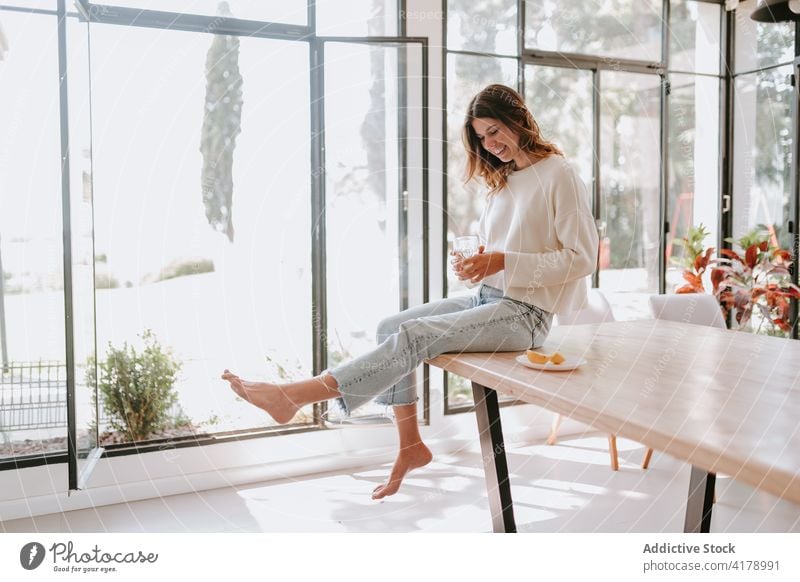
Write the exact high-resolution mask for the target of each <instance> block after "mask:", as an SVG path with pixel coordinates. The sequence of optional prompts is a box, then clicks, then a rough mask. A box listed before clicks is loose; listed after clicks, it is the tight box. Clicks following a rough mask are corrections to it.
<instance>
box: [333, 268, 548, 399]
mask: <svg viewBox="0 0 800 582" xmlns="http://www.w3.org/2000/svg"><path fill="white" fill-rule="evenodd" d="M552 320H553V316H552V314H550V313H548V312H546V311H544V310H542V309H539V308H538V307H536V306H534V305H530V304H528V303H523V302H522V301H517V300H515V299H511V298H509V297H504V296H503V292H502V291H501V290H499V289H495V288H494V287H489V286H488V285H483V284H481V285H480V287H479V289H478V291H477V293H475V294H474V295H466V296H462V297H450V298H447V299H440V300H438V301H432V302H430V303H425V304H423V305H419V306H416V307H412V308H410V309H406V310H405V311H402V312H400V313H398V314H397V315H392V316H390V317H387V318H386V319H384V320H383V321H381V322H380V323H379V324H378V330H377V337H376V339H377V342H378V344H379V345H378V347H377V348H375V349H374V350H372V351H370V352H367V353H366V354H363V355H361V356H359V357H357V358H355V359H353V360H351V361H349V362H347V363H344V364H340V365H339V366H337V367H335V368H333V369H329V370H328V371H327V372H328V374H330V375H331V376H333V377H334V378H335V379H336V382H337V383H338V385H339V388H338V390H339V393H340V394H341V397H340V398H338V399H337V400H338V401H339V404H340V406H341V407H342V409H343V410H344V412H345V413H346V414H347V415H349V414H350V413H351V412H352V411H354V410H355V409H356V408H358V407H359V406H361V405H363V404H366V403H367V402H369V401H370V400H372V399H373V398H376V397H377V398H376V401H377V402H378V403H379V404H384V405H403V404H412V403H414V402H416V401H417V400H418V397H417V387H416V382H415V374H414V371H415V370H416V368H417V366H419V365H420V364H421V363H422V361H423V360H428V359H431V358H435V357H436V356H438V355H440V354H444V353H449V352H515V351H521V350H525V349H528V348H533V347H539V346H541V345H542V344H543V343H544V340H545V339H546V338H547V334H548V333H549V332H550V326H551V324H552Z"/></svg>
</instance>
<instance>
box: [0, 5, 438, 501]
mask: <svg viewBox="0 0 800 582" xmlns="http://www.w3.org/2000/svg"><path fill="white" fill-rule="evenodd" d="M67 1H68V0H53V4H54V8H53V10H49V9H40V8H24V7H18V6H11V5H7V4H5V3H4V2H3V1H2V0H0V13H2V12H3V11H11V12H25V13H39V14H46V15H50V16H62V18H60V19H59V22H58V30H59V35H60V37H62V40H61V41H60V42H59V49H58V52H59V54H58V60H59V68H60V70H59V71H57V72H58V74H59V77H64V78H66V74H67V60H66V45H65V34H66V19H67V18H77V19H78V20H79V21H81V22H88V23H98V24H115V25H122V26H136V27H144V28H154V29H170V30H180V31H186V32H197V33H206V34H208V33H213V34H224V35H231V36H245V37H256V38H264V39H275V40H286V41H292V42H301V43H306V44H307V45H308V47H309V55H310V59H309V70H308V74H309V80H310V87H309V89H310V111H309V116H310V117H309V119H310V135H309V143H310V148H311V174H312V176H311V210H312V213H313V214H312V216H313V219H314V224H315V228H314V231H313V233H309V236H311V247H312V260H311V266H312V305H311V310H310V312H309V315H311V317H310V320H311V326H312V362H313V373H314V374H319V373H321V372H322V371H324V370H325V369H326V367H327V359H326V355H327V346H326V345H325V343H324V342H325V337H326V335H327V334H326V327H327V325H326V322H327V317H326V313H327V303H326V293H325V281H324V278H325V277H324V273H325V220H324V216H325V213H324V209H325V192H324V189H325V184H324V167H325V166H324V164H325V157H324V97H325V96H324V57H323V50H324V44H325V43H326V42H350V43H362V44H370V43H372V44H377V45H386V44H395V45H407V46H411V45H418V46H419V47H420V50H421V55H422V57H421V68H422V72H421V74H422V78H421V93H422V95H421V98H422V103H421V116H422V120H421V123H422V128H421V129H422V154H421V159H422V167H421V174H422V179H421V182H422V183H421V198H422V201H421V207H422V213H421V222H422V225H421V228H422V232H423V233H424V232H427V230H428V211H427V209H428V199H429V179H428V176H429V160H428V141H429V139H428V137H429V127H428V110H429V81H428V67H429V63H428V60H429V48H428V47H429V39H428V38H427V37H410V36H407V35H406V18H405V14H406V9H405V6H406V0H397V2H396V9H397V22H398V27H397V29H398V35H397V36H379V37H376V36H322V35H319V36H318V35H316V33H315V30H316V10H315V1H314V0H307V7H308V25H305V26H303V25H294V24H286V23H272V22H258V21H252V20H242V19H236V18H220V17H213V16H203V15H194V14H176V13H169V12H162V11H155V10H141V9H134V8H122V7H116V6H113V7H111V6H106V5H103V4H101V3H97V4H94V3H91V2H90V1H89V0H75V9H76V11H74V12H73V11H67V9H66V3H67ZM67 101H68V100H67V90H66V84H64V83H62V84H61V93H60V95H59V103H60V107H61V112H60V116H59V120H60V129H59V130H60V132H61V142H62V159H63V160H66V161H65V162H64V163H65V164H68V159H69V158H68V153H69V138H68V115H67V107H68V103H67ZM401 117H402V118H401V119H400V120H399V122H400V123H401V124H402V126H403V127H405V126H406V125H407V119H406V118H405V114H403V115H402V116H401ZM407 147H408V146H407V145H404V147H401V148H399V149H400V152H401V153H400V155H401V159H400V160H398V162H400V163H401V165H402V164H403V160H405V159H407V158H408V152H407V151H406V150H407ZM65 156H66V157H65ZM402 169H403V171H401V172H398V191H399V192H403V191H406V190H407V189H408V188H407V186H408V183H409V177H408V172H407V171H406V170H407V168H405V166H404V165H403V166H402ZM61 180H62V190H61V197H62V206H63V207H64V212H65V214H64V220H63V223H62V225H63V227H64V232H70V228H69V226H70V222H69V218H70V217H69V201H70V184H69V167H68V165H66V166H64V169H63V171H62V176H61ZM407 214H408V212H407V210H405V211H404V213H403V214H402V216H403V217H405V218H407ZM401 226H402V225H401ZM67 238H68V237H65V247H64V271H65V276H66V275H69V276H67V279H66V280H65V290H64V292H65V295H66V296H67V299H66V312H65V318H66V320H67V322H66V323H67V325H68V329H67V341H66V354H65V355H66V361H67V417H68V420H67V424H68V426H67V431H68V432H67V434H68V436H67V449H66V450H65V451H59V452H51V453H44V452H43V453H36V454H30V455H19V456H11V457H8V458H4V459H0V472H2V471H4V470H16V469H20V468H23V467H24V468H28V467H36V466H41V465H48V464H57V463H66V464H67V467H68V481H69V489H70V490H77V489H79V488H82V486H83V484H84V481H85V479H83V480H81V481H80V483H79V473H78V459H77V456H78V451H77V446H76V445H77V438H76V436H75V430H76V426H75V425H76V419H75V414H74V406H70V402H74V401H75V362H74V359H75V358H74V341H73V339H72V338H73V336H74V332H73V331H72V328H71V325H72V323H71V322H72V301H71V293H72V279H71V266H72V261H71V249H70V248H69V241H68V240H67ZM422 246H423V255H422V259H421V261H420V262H421V270H422V285H421V287H422V288H421V294H422V297H423V301H428V298H429V295H430V285H429V284H428V279H429V277H428V269H429V259H428V254H429V241H428V239H427V237H423V245H422ZM401 252H402V249H401ZM405 257H406V258H407V250H406V252H405ZM401 271H402V272H401V277H400V283H401V285H402V284H403V283H404V281H405V282H407V281H408V280H409V272H408V271H409V269H408V264H407V262H406V263H405V264H402V265H401ZM400 303H401V304H400V305H399V306H398V307H399V308H400V309H406V308H407V307H408V303H409V294H408V287H407V286H406V288H405V289H401V293H400ZM314 314H316V317H314ZM3 345H4V346H5V343H3ZM424 367H425V370H424V372H425V373H424V376H423V384H422V391H423V404H424V407H423V416H422V419H421V421H420V422H421V424H422V425H428V424H430V394H429V393H430V382H429V374H428V370H427V368H428V365H427V364H425V365H424ZM325 410H326V403H317V404H315V405H314V415H313V418H314V420H313V422H312V423H309V424H298V425H285V426H277V427H268V428H263V429H256V430H254V429H241V430H235V431H224V432H219V433H209V434H198V435H193V436H187V437H181V438H161V439H153V440H148V441H146V442H142V443H136V442H134V443H120V444H112V445H107V446H105V447H104V448H103V449H101V450H100V453H98V454H96V455H95V458H94V459H93V461H94V462H96V461H97V460H98V459H99V458H111V457H119V456H128V455H135V454H140V453H148V452H159V451H165V450H168V449H178V448H187V447H195V446H204V445H210V444H219V443H226V442H234V441H246V440H250V439H254V438H263V437H271V436H282V435H290V434H292V435H294V434H301V433H306V432H319V431H323V430H331V428H330V427H328V426H326V424H325V423H324V421H323V418H322V415H323V413H324V412H325ZM87 476H88V475H87Z"/></svg>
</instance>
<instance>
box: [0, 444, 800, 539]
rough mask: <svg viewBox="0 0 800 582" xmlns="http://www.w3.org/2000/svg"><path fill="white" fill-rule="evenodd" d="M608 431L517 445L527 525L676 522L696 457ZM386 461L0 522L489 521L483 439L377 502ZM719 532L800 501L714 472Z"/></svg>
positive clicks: (798, 510)
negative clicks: (612, 436)
mask: <svg viewBox="0 0 800 582" xmlns="http://www.w3.org/2000/svg"><path fill="white" fill-rule="evenodd" d="M606 445H607V440H606V438H605V437H604V436H602V435H596V436H594V435H589V436H583V437H576V438H572V439H565V440H564V441H562V442H561V443H559V444H558V445H556V446H554V447H548V446H545V445H540V444H536V445H528V446H516V447H514V446H511V447H509V452H508V460H509V466H510V470H511V473H512V477H511V479H512V494H513V497H514V508H515V514H516V520H517V524H518V526H519V529H520V531H525V532H594V531H600V532H660V531H665V532H680V531H681V530H682V528H683V511H684V502H685V497H686V490H687V487H688V479H689V467H688V466H687V465H685V464H683V463H680V462H678V461H675V460H674V459H672V458H671V457H668V456H666V455H659V454H658V453H656V454H655V455H654V458H653V461H652V463H651V466H650V469H648V470H647V471H643V470H641V469H640V468H639V466H638V463H639V461H640V460H641V457H642V454H643V452H644V450H643V449H642V447H641V446H639V445H638V444H636V443H632V442H630V441H626V440H624V439H620V440H619V443H618V446H619V449H620V459H621V463H620V464H621V466H620V471H619V472H616V473H615V472H612V471H611V470H610V469H609V468H608V454H607V450H606ZM388 468H389V466H388V465H387V466H383V467H377V468H364V469H359V470H355V471H351V472H337V473H328V474H321V475H313V476H309V477H306V478H303V479H294V480H285V481H281V482H276V481H273V482H269V483H257V484H251V485H243V486H239V487H231V488H224V489H215V490H211V491H203V492H199V493H195V494H185V495H175V496H172V497H165V498H161V499H150V500H147V501H139V502H135V503H128V504H117V505H112V506H106V507H99V508H96V509H87V510H81V511H72V512H68V513H62V514H52V515H46V516H41V517H36V518H32V519H20V520H15V521H7V522H0V531H5V532H31V531H40V532H99V531H109V532H476V531H488V530H489V529H490V527H491V526H490V521H489V514H488V508H487V502H486V497H485V493H484V492H485V487H484V482H483V471H482V469H481V465H480V452H479V449H478V448H477V446H471V447H470V448H469V449H466V450H462V451H459V452H458V453H455V454H450V455H439V456H438V457H437V458H435V459H434V462H433V463H431V464H430V465H428V466H427V467H425V468H424V469H422V470H419V471H417V472H415V473H412V474H411V475H409V477H408V478H407V479H406V482H405V483H404V486H403V488H402V489H401V491H400V493H398V494H397V495H395V496H393V497H391V498H388V499H386V500H384V501H382V502H376V501H372V500H371V499H370V492H371V491H372V489H373V488H374V487H375V486H376V485H377V484H378V483H380V482H381V481H382V480H383V478H384V477H385V475H386V474H387V472H388ZM712 531H716V532H722V531H730V532H751V531H752V532H761V531H763V532H790V531H791V532H800V506H798V505H794V504H791V503H788V502H785V501H780V500H778V499H776V498H774V497H772V496H770V495H768V494H764V493H760V492H756V491H754V490H753V489H752V488H750V487H748V486H745V485H742V484H740V483H738V482H736V481H733V480H732V479H729V478H724V477H721V478H719V479H718V481H717V503H716V505H715V507H714V516H713V521H712Z"/></svg>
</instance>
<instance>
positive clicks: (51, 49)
mask: <svg viewBox="0 0 800 582" xmlns="http://www.w3.org/2000/svg"><path fill="white" fill-rule="evenodd" d="M14 4H15V6H14V7H13V8H11V9H5V8H7V6H5V5H3V4H0V35H1V36H0V41H2V42H0V75H1V76H2V82H3V87H21V88H22V90H21V91H3V92H0V124H1V125H2V126H3V127H4V130H5V131H4V133H3V138H2V139H3V141H2V143H3V144H4V145H3V147H2V150H0V151H2V154H3V158H2V161H3V163H2V165H0V181H2V189H0V208H2V212H0V272H2V279H0V281H2V283H3V284H2V285H0V300H1V301H0V308H2V309H0V331H2V334H0V348H2V352H1V353H2V362H0V364H2V376H1V377H0V379H1V381H0V404H2V414H1V415H0V431H1V432H2V437H3V438H2V445H3V449H2V450H1V451H0V457H14V458H15V459H19V458H20V457H21V456H25V455H29V454H33V453H42V452H54V451H55V452H63V451H65V450H66V449H67V446H66V445H67V439H66V436H67V417H68V412H67V410H68V406H67V404H68V402H69V401H70V398H69V394H70V393H72V392H70V391H71V390H73V391H74V397H75V398H74V400H72V402H73V405H74V406H75V409H76V412H77V414H76V418H75V420H74V421H72V420H70V427H71V428H70V430H75V429H77V437H78V440H77V444H78V451H77V452H79V453H83V457H86V454H85V453H87V452H88V451H90V450H92V449H93V448H94V447H95V445H96V444H97V442H96V440H95V439H94V436H98V433H99V437H100V442H99V444H100V445H101V446H104V447H106V450H107V451H112V450H113V449H115V448H119V447H123V448H124V447H125V446H126V445H127V444H129V443H131V442H133V441H135V442H137V445H139V446H141V445H143V444H152V445H151V446H152V447H154V448H157V447H158V446H159V443H161V444H163V442H165V441H166V442H170V443H172V442H173V441H175V440H176V439H182V438H184V437H191V438H193V439H197V440H198V442H210V440H211V437H214V438H216V437H219V436H227V435H235V436H238V435H239V434H243V433H245V434H252V433H254V432H262V431H264V429H270V428H272V424H273V423H272V422H271V420H270V419H269V417H268V416H267V415H265V414H264V413H263V412H262V411H260V410H258V409H256V408H255V407H252V406H248V405H245V404H243V403H242V402H241V401H240V400H239V399H238V398H237V397H236V396H235V394H234V393H233V392H232V391H231V390H229V389H228V387H227V384H226V383H224V382H223V381H221V380H220V378H219V375H220V373H221V371H222V370H223V368H225V367H227V368H230V369H233V370H235V371H237V372H238V373H240V374H241V375H242V376H244V377H247V378H251V379H255V380H258V379H261V378H263V379H268V380H272V381H288V380H291V379H294V378H296V377H298V376H303V377H307V376H309V375H311V374H312V373H317V372H320V371H322V369H324V367H325V366H326V365H327V366H329V367H330V366H333V365H335V364H337V363H338V362H339V361H341V360H342V359H343V358H345V357H348V356H352V355H356V354H357V353H358V352H360V351H363V350H364V349H368V348H369V347H370V346H371V345H374V341H373V338H374V333H375V328H376V324H377V322H378V321H379V320H380V319H381V318H382V317H385V316H387V315H389V314H391V313H395V312H397V311H398V309H401V308H402V307H403V306H406V305H408V303H409V301H410V300H411V299H410V298H412V297H413V301H416V300H417V298H418V297H420V296H421V295H422V291H421V287H422V284H421V281H422V276H421V265H422V258H421V254H422V251H423V250H426V248H427V247H424V246H423V247H421V246H420V245H419V244H417V238H419V237H420V236H421V233H422V209H423V208H424V203H425V200H426V188H427V184H426V181H425V180H423V176H425V170H426V165H427V161H426V160H424V159H423V157H422V152H423V143H424V138H425V137H426V131H427V128H426V127H425V123H424V120H425V105H426V102H425V101H424V98H425V96H426V95H427V89H426V87H425V83H426V80H425V79H424V77H423V75H422V71H423V63H424V60H425V58H426V55H427V53H426V52H425V44H424V43H423V42H421V41H419V40H408V39H403V38H399V37H398V38H397V40H391V39H388V40H387V39H386V36H394V35H397V33H398V30H399V24H398V23H399V19H398V11H397V5H396V2H394V1H393V0H365V2H363V8H364V9H365V10H366V11H367V12H369V13H370V14H371V15H372V17H371V19H356V20H352V19H349V18H344V16H345V15H346V14H345V13H346V12H348V11H342V10H339V9H337V7H336V6H335V5H334V4H335V3H327V4H325V3H317V4H318V5H317V7H316V13H315V14H313V13H312V15H313V16H315V17H316V18H314V19H308V18H307V16H308V14H309V10H310V9H311V8H310V7H311V6H313V5H312V4H309V3H307V2H306V1H305V0H301V1H299V2H288V3H283V4H282V5H281V6H278V5H274V6H273V5H272V4H270V5H269V6H267V4H268V3H260V2H258V3H256V2H235V1H232V2H228V3H218V2H188V3H187V2H178V1H177V0H176V1H174V2H166V3H164V2H159V3H155V2H145V1H137V0H131V1H121V0H120V1H118V2H114V1H111V2H109V3H107V6H109V7H110V8H109V9H108V10H106V9H102V8H99V7H94V6H89V5H87V4H86V3H83V4H84V6H83V7H82V8H86V9H87V11H85V12H82V13H81V14H89V15H91V18H92V22H90V23H87V22H85V21H84V20H83V19H82V17H81V14H79V13H78V12H68V14H67V16H68V17H67V18H66V19H64V20H63V21H62V22H66V25H65V26H64V28H63V30H65V31H66V33H65V34H66V37H67V43H66V47H67V48H66V54H65V55H64V56H65V57H66V59H65V63H66V64H65V65H62V66H63V69H64V71H65V72H66V71H68V72H69V75H68V77H67V76H66V75H65V76H64V77H63V78H64V79H67V80H68V82H67V83H65V84H63V85H62V86H63V87H66V89H67V91H66V93H64V92H61V93H60V92H59V83H58V81H59V74H60V69H59V56H60V55H59V45H58V42H57V40H58V32H59V30H61V29H60V28H59V26H57V25H58V23H59V19H58V18H57V14H56V3H55V2H49V3H45V2H42V3H41V6H39V5H37V6H36V8H39V7H41V8H49V9H52V10H53V12H52V13H51V14H43V13H40V12H37V11H35V10H34V11H32V12H28V10H27V9H28V8H31V6H30V4H27V5H25V6H17V5H16V3H14ZM71 8H72V6H71V5H70V6H69V7H67V10H70V9H71ZM147 10H150V11H158V12H147ZM169 10H175V11H176V12H175V13H174V14H167V16H165V12H167V11H169ZM349 13H350V14H352V12H349ZM219 16H224V17H228V18H218V17H219ZM165 17H169V18H171V20H170V26H165V24H164V18H165ZM126 19H127V21H126ZM248 19H253V20H259V21H270V23H269V24H268V26H266V27H263V29H262V28H259V29H258V30H256V31H255V32H253V31H254V30H255V29H254V28H253V26H254V25H253V23H248V22H245V21H246V20H248ZM309 21H310V22H316V23H317V31H318V32H323V31H324V32H325V33H326V34H331V35H349V36H362V37H363V39H360V40H359V39H356V40H353V39H352V38H349V39H347V42H344V40H345V39H343V41H342V42H334V41H333V40H332V39H330V40H327V41H324V40H322V39H321V38H319V37H315V36H314V34H313V32H314V31H312V30H310V32H312V34H309V35H307V36H304V37H298V38H297V39H291V38H290V37H291V36H292V35H293V34H294V33H296V32H297V31H298V30H299V29H298V26H297V25H300V26H305V25H307V24H308V22H309ZM123 22H125V23H123ZM362 25H365V26H362ZM198 27H199V28H201V29H202V30H199V29H198ZM281 27H283V28H281ZM375 35H379V36H381V37H382V38H381V40H373V39H371V38H370V36H375ZM89 37H91V43H89ZM90 46H91V52H90V51H89V47H90ZM323 54H324V57H323ZM312 58H314V59H318V60H319V61H320V62H321V61H323V60H325V64H324V65H323V66H321V67H314V68H312ZM316 81H321V82H319V83H318V82H316ZM320 103H324V107H319V106H318V104H320ZM67 112H68V114H66V113H67ZM62 113H65V115H62ZM326 132H327V134H326ZM318 136H326V137H325V138H324V140H321V139H319V138H318ZM65 151H69V159H70V164H69V166H66V169H68V170H69V175H68V176H67V174H66V173H63V180H62V172H61V171H60V164H59V161H60V158H61V156H62V154H63V152H65ZM323 162H324V163H325V165H324V166H322V165H321V164H322V163H323ZM313 164H316V165H315V166H314V167H312V165H313ZM326 195H327V199H326ZM62 198H63V199H64V200H67V202H68V206H67V207H68V209H69V213H63V216H62V212H61V210H62ZM64 232H67V233H69V238H68V242H69V243H70V245H62V240H63V233H64ZM319 232H323V233H325V236H323V237H319V236H317V235H318V233H319ZM410 237H414V239H413V240H410ZM367 251H368V252H369V255H368V256H367V254H366V252H367ZM412 255H413V259H412V258H411V257H412ZM64 257H68V258H71V260H69V261H67V262H66V263H65V261H64V260H63V259H64ZM320 257H321V258H326V257H327V259H328V262H327V264H325V263H321V266H322V269H320V268H318V267H319V266H320V263H319V259H320ZM315 261H316V262H315ZM412 263H413V265H414V268H413V269H412V268H411V267H410V265H411V264H412ZM315 268H316V270H315ZM365 272H368V273H369V274H370V277H368V278H365V277H364V273H365ZM65 273H66V274H67V277H68V279H67V283H66V284H65V279H64V277H65ZM325 282H327V288H326V285H325V284H324V283H325ZM418 287H419V288H418ZM410 290H412V291H413V292H410ZM65 303H66V304H67V307H66V308H65ZM312 306H314V307H312ZM353 306H357V308H356V309H353ZM95 307H96V311H95ZM322 321H324V322H327V324H328V325H327V328H324V327H322V326H321V325H320V322H322ZM54 322H57V323H58V325H54ZM65 324H66V325H65ZM95 324H96V325H95ZM320 347H323V348H329V349H320ZM70 374H71V375H70ZM129 377H130V378H136V380H135V381H132V383H130V384H128V383H126V382H125V381H124V379H125V378H129ZM123 384H124V385H125V386H133V385H134V384H135V385H137V386H139V387H145V386H147V387H150V388H152V389H150V388H147V389H143V391H142V392H140V393H138V394H137V395H136V397H137V398H141V399H140V400H136V401H135V402H134V401H132V400H131V398H130V394H128V395H127V396H126V395H121V394H120V393H119V390H118V389H117V387H118V386H122V385H123ZM95 387H98V388H99V389H98V390H97V391H96V392H95V390H94V389H95ZM420 389H421V390H422V383H420ZM156 393H158V394H159V396H158V397H157V398H153V395H154V394H156ZM148 399H151V400H148ZM148 406H149V407H151V408H147V409H146V407H148ZM153 410H158V411H160V412H166V418H165V419H162V420H160V421H158V422H152V423H150V425H149V426H145V425H143V424H142V422H139V421H140V420H142V419H144V418H145V417H148V413H149V412H152V411H153ZM320 412H321V409H320V408H319V407H316V406H309V407H307V408H306V409H304V410H302V411H300V413H299V414H298V415H297V416H296V417H295V419H294V421H293V424H292V425H291V426H289V427H287V428H288V429H290V430H294V429H308V428H311V427H321V426H322V422H321V417H320V415H319V413H320ZM265 434H269V433H265ZM271 434H275V432H274V431H273V432H271ZM74 458H75V457H74V456H73V455H70V459H74ZM9 466H10V465H9ZM72 466H73V464H72V461H71V462H70V467H71V471H70V475H72V474H73V471H72ZM81 474H82V475H86V474H87V473H81ZM70 486H71V488H74V483H73V481H71V482H70Z"/></svg>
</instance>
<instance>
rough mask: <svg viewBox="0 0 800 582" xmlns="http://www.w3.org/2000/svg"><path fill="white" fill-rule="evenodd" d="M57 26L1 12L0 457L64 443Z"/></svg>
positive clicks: (37, 16) (53, 448) (48, 18)
mask: <svg viewBox="0 0 800 582" xmlns="http://www.w3.org/2000/svg"><path fill="white" fill-rule="evenodd" d="M56 25H57V19H56V17H55V16H49V15H41V14H25V13H19V12H0V27H2V30H3V31H4V38H5V41H6V44H5V47H6V49H5V51H4V54H3V56H2V59H0V87H3V88H7V87H19V88H20V90H18V91H7V90H2V91H0V127H2V128H3V131H2V133H0V159H2V163H0V344H2V345H0V350H1V351H0V358H1V359H2V361H0V457H12V456H24V455H29V454H36V453H43V452H54V451H65V450H66V448H67V446H66V437H67V402H66V398H67V382H66V346H65V343H64V335H65V330H64V265H63V256H64V249H63V243H62V232H63V229H62V223H61V170H60V158H61V147H60V119H59V99H58V58H57V57H58V42H57V40H58V39H57V28H56Z"/></svg>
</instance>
